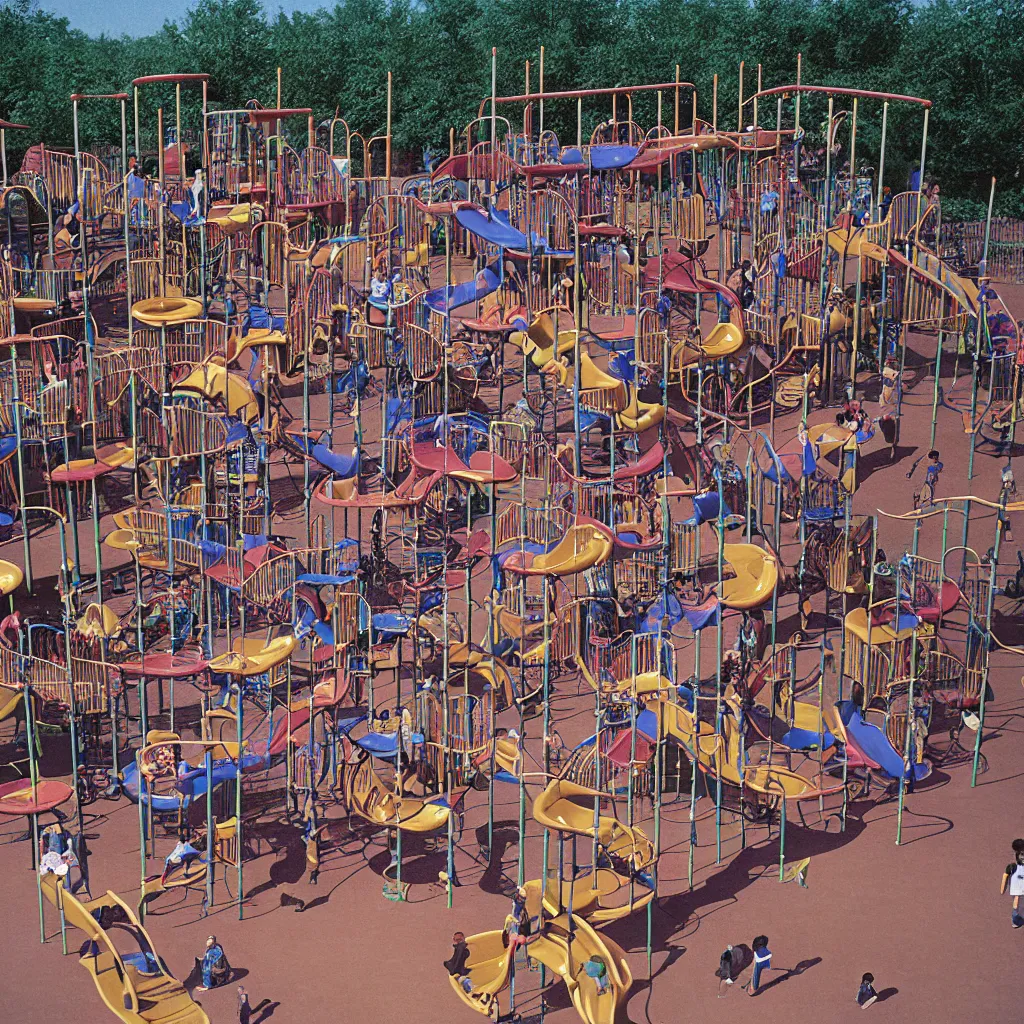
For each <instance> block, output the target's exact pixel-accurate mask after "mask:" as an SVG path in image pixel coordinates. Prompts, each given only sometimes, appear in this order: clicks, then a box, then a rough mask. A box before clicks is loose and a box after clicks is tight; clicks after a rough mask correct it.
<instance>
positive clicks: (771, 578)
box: [718, 544, 779, 609]
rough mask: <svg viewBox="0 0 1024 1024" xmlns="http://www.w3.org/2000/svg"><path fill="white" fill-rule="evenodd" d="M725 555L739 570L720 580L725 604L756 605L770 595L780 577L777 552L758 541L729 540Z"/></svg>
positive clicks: (732, 605) (722, 598)
mask: <svg viewBox="0 0 1024 1024" xmlns="http://www.w3.org/2000/svg"><path fill="white" fill-rule="evenodd" d="M723 557H724V559H725V561H726V562H727V563H728V565H729V568H731V569H732V571H733V572H734V573H735V574H736V575H735V577H734V578H733V579H728V580H723V581H722V582H721V584H720V588H719V595H718V596H719V598H720V599H721V601H722V604H724V605H725V607H726V608H736V609H748V608H757V607H759V606H760V605H762V604H764V603H765V601H768V600H770V599H771V596H772V594H773V593H774V591H775V586H776V584H777V583H778V581H779V564H778V562H777V561H776V559H775V556H774V555H772V554H770V553H769V552H767V551H765V550H764V548H759V547H758V546H757V545H756V544H726V545H724V547H723Z"/></svg>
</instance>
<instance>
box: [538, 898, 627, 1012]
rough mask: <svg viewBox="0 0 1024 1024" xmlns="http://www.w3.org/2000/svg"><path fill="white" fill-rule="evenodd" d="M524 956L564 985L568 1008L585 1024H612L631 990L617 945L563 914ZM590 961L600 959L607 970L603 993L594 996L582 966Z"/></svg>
mask: <svg viewBox="0 0 1024 1024" xmlns="http://www.w3.org/2000/svg"><path fill="white" fill-rule="evenodd" d="M570 920H571V925H572V942H571V943H570V941H569V932H570ZM527 953H528V954H529V956H530V957H531V959H534V960H539V961H540V962H541V963H542V964H544V966H545V967H547V968H548V970H550V971H553V972H554V973H555V974H557V975H558V976H559V977H560V978H561V979H562V980H563V981H564V982H565V986H566V988H567V989H568V990H569V995H570V997H571V998H572V1005H573V1006H575V1007H576V1012H577V1013H578V1014H579V1015H580V1017H582V1018H583V1020H584V1021H585V1022H586V1024H614V1022H615V1020H616V1019H617V1018H618V1016H619V1010H620V1008H624V1007H625V1004H626V1000H627V999H628V998H629V990H630V988H632V986H633V974H632V972H631V971H630V969H629V963H628V962H627V960H626V954H625V952H623V950H622V948H621V947H620V946H619V945H618V944H617V943H615V942H612V940H611V939H609V938H608V937H607V936H605V935H598V934H597V932H595V931H594V929H593V928H591V926H590V925H589V924H587V922H586V921H584V920H583V918H581V917H577V916H576V915H575V914H573V916H572V918H571V919H570V917H569V915H568V914H564V915H562V916H561V917H556V918H555V919H554V920H553V921H550V922H548V924H547V926H546V927H545V928H544V930H543V931H542V932H541V934H540V935H538V936H537V938H536V939H534V940H533V941H532V942H531V943H530V944H529V945H528V946H527ZM591 958H598V959H600V960H601V961H602V962H603V963H604V965H605V967H606V969H607V973H606V976H605V981H606V982H607V990H606V991H605V992H603V993H598V989H597V981H596V979H594V978H592V977H590V976H589V975H588V974H587V972H586V969H585V964H586V962H587V961H588V960H590V959H591Z"/></svg>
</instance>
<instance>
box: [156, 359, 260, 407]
mask: <svg viewBox="0 0 1024 1024" xmlns="http://www.w3.org/2000/svg"><path fill="white" fill-rule="evenodd" d="M174 390H175V391H197V392H199V394H201V395H204V396H205V397H206V398H209V399H211V400H213V399H220V400H222V401H223V402H224V406H225V408H226V409H227V412H228V415H229V416H235V417H237V418H238V419H240V420H241V421H242V422H243V423H254V422H255V421H256V420H257V419H259V415H260V408H259V406H258V405H257V404H256V396H255V395H254V394H253V391H252V388H251V387H250V386H249V382H248V381H247V380H246V379H245V378H244V377H239V376H238V375H237V374H233V373H228V371H227V370H226V369H225V368H224V360H223V357H221V356H211V357H210V358H209V359H208V360H207V361H206V362H205V363H200V364H199V365H198V366H197V367H196V368H195V369H194V370H193V371H192V372H191V373H190V374H189V375H188V376H187V377H185V378H184V379H183V380H181V381H179V383H177V384H176V385H175V386H174Z"/></svg>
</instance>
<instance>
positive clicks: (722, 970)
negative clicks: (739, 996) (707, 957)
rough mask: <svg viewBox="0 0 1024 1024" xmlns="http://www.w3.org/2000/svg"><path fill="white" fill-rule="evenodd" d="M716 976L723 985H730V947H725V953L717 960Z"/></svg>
mask: <svg viewBox="0 0 1024 1024" xmlns="http://www.w3.org/2000/svg"><path fill="white" fill-rule="evenodd" d="M718 976H719V977H720V978H721V979H722V982H723V983H724V984H726V985H731V984H732V946H726V947H725V952H724V953H722V955H721V956H720V957H719V958H718Z"/></svg>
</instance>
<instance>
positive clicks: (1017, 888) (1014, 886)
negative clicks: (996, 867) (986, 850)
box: [999, 839, 1024, 928]
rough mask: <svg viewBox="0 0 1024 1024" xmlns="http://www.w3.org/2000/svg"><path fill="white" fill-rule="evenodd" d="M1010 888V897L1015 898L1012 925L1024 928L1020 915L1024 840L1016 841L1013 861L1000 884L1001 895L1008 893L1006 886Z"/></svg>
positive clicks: (1023, 873) (1022, 894)
mask: <svg viewBox="0 0 1024 1024" xmlns="http://www.w3.org/2000/svg"><path fill="white" fill-rule="evenodd" d="M1007 884H1009V886H1010V895H1011V896H1012V897H1013V909H1012V910H1011V911H1010V923H1011V924H1012V925H1013V927H1014V928H1020V927H1021V926H1024V917H1021V915H1020V898H1021V896H1024V839H1014V841H1013V860H1012V861H1011V862H1010V863H1009V864H1007V865H1006V870H1005V871H1004V872H1003V877H1002V881H1001V882H1000V884H999V893H1000V895H1002V894H1003V893H1004V892H1006V886H1007Z"/></svg>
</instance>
